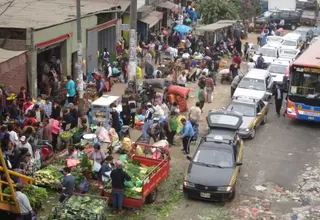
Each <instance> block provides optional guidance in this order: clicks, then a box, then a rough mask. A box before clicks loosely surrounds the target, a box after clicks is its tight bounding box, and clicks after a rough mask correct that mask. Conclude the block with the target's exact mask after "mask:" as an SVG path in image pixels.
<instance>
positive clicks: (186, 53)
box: [182, 50, 190, 60]
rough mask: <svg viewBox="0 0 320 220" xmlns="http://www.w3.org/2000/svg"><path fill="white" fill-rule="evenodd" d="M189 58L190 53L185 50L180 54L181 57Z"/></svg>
mask: <svg viewBox="0 0 320 220" xmlns="http://www.w3.org/2000/svg"><path fill="white" fill-rule="evenodd" d="M189 58H190V54H189V53H188V51H187V50H186V51H185V52H184V53H183V54H182V59H185V60H187V59H189Z"/></svg>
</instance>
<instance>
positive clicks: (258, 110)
mask: <svg viewBox="0 0 320 220" xmlns="http://www.w3.org/2000/svg"><path fill="white" fill-rule="evenodd" d="M256 111H257V114H258V113H259V112H261V108H260V105H258V104H256Z"/></svg>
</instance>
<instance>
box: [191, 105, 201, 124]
mask: <svg viewBox="0 0 320 220" xmlns="http://www.w3.org/2000/svg"><path fill="white" fill-rule="evenodd" d="M200 117H201V109H200V102H197V103H196V105H195V106H192V107H191V108H190V111H189V120H190V122H191V123H192V124H195V125H198V124H199V122H200Z"/></svg>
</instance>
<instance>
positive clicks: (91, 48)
mask: <svg viewBox="0 0 320 220" xmlns="http://www.w3.org/2000/svg"><path fill="white" fill-rule="evenodd" d="M97 52H98V30H97V29H93V30H88V31H87V61H86V63H87V72H93V71H94V69H97V68H98V53H97Z"/></svg>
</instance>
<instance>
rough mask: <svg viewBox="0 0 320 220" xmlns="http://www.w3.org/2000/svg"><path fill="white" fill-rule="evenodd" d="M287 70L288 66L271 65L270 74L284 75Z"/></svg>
mask: <svg viewBox="0 0 320 220" xmlns="http://www.w3.org/2000/svg"><path fill="white" fill-rule="evenodd" d="M287 68H288V66H284V65H270V66H269V72H270V73H279V74H284V73H285V72H286V70H287Z"/></svg>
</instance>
